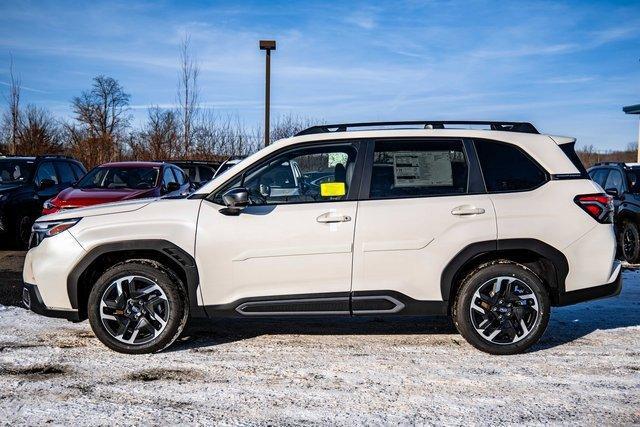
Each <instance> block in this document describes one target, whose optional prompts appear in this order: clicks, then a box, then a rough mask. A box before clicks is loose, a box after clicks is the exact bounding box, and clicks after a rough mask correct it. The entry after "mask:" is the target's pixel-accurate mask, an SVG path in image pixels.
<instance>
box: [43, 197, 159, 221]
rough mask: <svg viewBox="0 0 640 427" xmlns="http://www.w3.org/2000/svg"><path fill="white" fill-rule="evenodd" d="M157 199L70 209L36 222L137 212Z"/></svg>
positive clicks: (46, 216)
mask: <svg viewBox="0 0 640 427" xmlns="http://www.w3.org/2000/svg"><path fill="white" fill-rule="evenodd" d="M155 200H158V199H136V200H129V201H126V202H116V203H105V204H102V205H95V206H90V207H87V208H78V209H70V210H66V211H61V212H58V213H55V214H52V215H45V216H42V217H40V218H38V221H57V220H60V219H69V218H85V217H88V216H97V215H108V214H115V213H124V212H132V211H137V210H138V209H142V208H143V207H145V206H147V205H148V204H149V203H151V202H153V201H155Z"/></svg>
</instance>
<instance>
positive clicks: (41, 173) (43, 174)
mask: <svg viewBox="0 0 640 427" xmlns="http://www.w3.org/2000/svg"><path fill="white" fill-rule="evenodd" d="M45 179H49V180H51V181H53V182H54V183H55V184H56V185H57V184H58V175H57V174H56V170H55V168H54V167H53V163H51V162H44V163H42V164H40V167H39V168H38V174H37V175H36V184H38V185H40V184H42V181H43V180H45Z"/></svg>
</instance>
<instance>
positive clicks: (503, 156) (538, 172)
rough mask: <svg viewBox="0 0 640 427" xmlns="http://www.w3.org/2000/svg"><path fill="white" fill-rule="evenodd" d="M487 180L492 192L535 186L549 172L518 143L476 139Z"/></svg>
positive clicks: (540, 183)
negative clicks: (515, 144)
mask: <svg viewBox="0 0 640 427" xmlns="http://www.w3.org/2000/svg"><path fill="white" fill-rule="evenodd" d="M475 147H476V151H477V153H478V158H479V160H480V166H481V167H482V174H483V176H484V183H485V185H486V187H487V191H488V192H490V193H500V192H505V191H526V190H533V189H534V188H537V187H539V186H540V185H542V184H544V183H545V182H546V181H547V174H546V173H545V172H544V170H542V168H541V167H540V166H538V165H537V164H536V163H535V162H534V161H533V160H532V159H531V158H530V157H529V156H527V155H526V154H525V153H524V152H523V151H522V150H520V149H519V148H518V147H516V146H514V145H511V144H504V143H499V142H494V141H486V140H483V141H476V142H475Z"/></svg>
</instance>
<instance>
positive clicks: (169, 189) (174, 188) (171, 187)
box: [165, 182, 180, 193]
mask: <svg viewBox="0 0 640 427" xmlns="http://www.w3.org/2000/svg"><path fill="white" fill-rule="evenodd" d="M179 189H180V184H178V183H177V182H170V183H168V184H167V189H166V190H165V191H166V192H167V193H173V192H174V191H178V190H179Z"/></svg>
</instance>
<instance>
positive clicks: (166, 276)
mask: <svg viewBox="0 0 640 427" xmlns="http://www.w3.org/2000/svg"><path fill="white" fill-rule="evenodd" d="M186 301H187V299H186V296H185V292H184V288H183V286H182V283H181V282H180V280H179V279H178V278H177V277H176V276H175V275H174V274H173V273H172V272H171V271H169V270H167V269H165V268H164V267H162V266H161V265H160V264H159V263H156V262H155V261H149V260H131V261H126V262H123V263H120V264H117V265H115V266H113V267H111V268H110V269H109V270H107V271H106V272H105V273H104V274H103V275H102V276H100V278H99V279H98V281H97V282H96V284H95V286H94V287H93V288H92V289H91V293H90V294H89V301H88V313H89V323H90V324H91V328H92V329H93V332H94V333H95V334H96V337H98V339H99V340H100V341H102V343H103V344H104V345H106V346H107V347H109V348H111V349H112V350H115V351H118V352H120V353H128V354H140V353H153V352H157V351H160V350H163V349H165V348H166V347H168V346H170V345H171V344H172V343H173V342H174V341H175V340H176V339H177V338H178V337H179V336H180V334H181V333H182V330H183V329H184V327H185V325H186V323H187V319H188V315H189V309H188V304H187V303H186Z"/></svg>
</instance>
